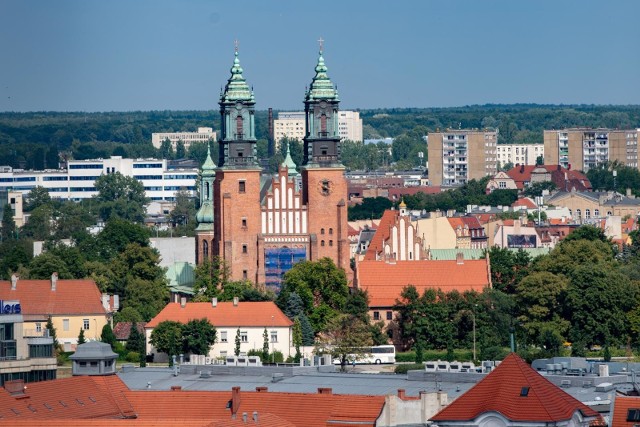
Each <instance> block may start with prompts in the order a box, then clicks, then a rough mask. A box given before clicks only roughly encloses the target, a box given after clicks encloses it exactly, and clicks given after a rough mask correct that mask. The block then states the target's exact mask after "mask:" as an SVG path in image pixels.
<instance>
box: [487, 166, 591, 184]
mask: <svg viewBox="0 0 640 427" xmlns="http://www.w3.org/2000/svg"><path fill="white" fill-rule="evenodd" d="M506 174H507V175H508V176H509V178H511V179H513V181H514V182H515V185H516V188H517V189H518V190H524V189H525V188H527V187H528V186H529V185H531V184H533V183H536V182H548V181H551V182H553V183H554V184H555V186H556V189H558V190H564V191H572V190H576V191H589V190H591V182H590V181H589V178H587V175H585V174H584V173H582V172H580V171H577V170H573V169H567V168H564V167H562V166H560V165H557V164H553V165H551V164H548V165H539V166H525V165H520V166H515V167H513V168H512V169H510V170H508V171H506ZM499 182H500V180H498V183H499ZM508 186H509V187H511V186H512V185H511V184H508ZM487 188H489V185H487Z"/></svg>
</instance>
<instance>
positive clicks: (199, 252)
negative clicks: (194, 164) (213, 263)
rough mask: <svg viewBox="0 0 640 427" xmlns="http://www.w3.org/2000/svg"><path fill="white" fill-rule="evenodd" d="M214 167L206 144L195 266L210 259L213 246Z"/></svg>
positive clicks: (197, 219)
mask: <svg viewBox="0 0 640 427" xmlns="http://www.w3.org/2000/svg"><path fill="white" fill-rule="evenodd" d="M215 170H216V165H215V163H213V160H211V151H210V149H209V143H207V159H206V160H205V162H204V164H203V165H202V173H201V175H200V209H199V210H198V213H197V214H196V221H197V222H198V227H197V228H196V265H199V264H202V262H203V261H204V260H205V259H209V260H211V259H212V254H213V245H214V241H213V238H214V233H213V229H214V221H213V183H214V181H215V174H216V172H215Z"/></svg>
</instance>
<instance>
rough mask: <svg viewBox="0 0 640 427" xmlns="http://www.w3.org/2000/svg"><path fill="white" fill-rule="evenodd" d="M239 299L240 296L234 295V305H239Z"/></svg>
mask: <svg viewBox="0 0 640 427" xmlns="http://www.w3.org/2000/svg"><path fill="white" fill-rule="evenodd" d="M238 301H239V298H238V297H233V306H234V307H237V306H238Z"/></svg>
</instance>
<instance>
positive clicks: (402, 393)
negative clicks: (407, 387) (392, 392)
mask: <svg viewBox="0 0 640 427" xmlns="http://www.w3.org/2000/svg"><path fill="white" fill-rule="evenodd" d="M404 398H405V391H404V389H403V388H399V389H398V399H403V400H404Z"/></svg>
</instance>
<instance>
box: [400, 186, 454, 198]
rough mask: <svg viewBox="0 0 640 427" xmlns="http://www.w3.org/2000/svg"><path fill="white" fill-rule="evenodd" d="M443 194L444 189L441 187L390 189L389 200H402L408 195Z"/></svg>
mask: <svg viewBox="0 0 640 427" xmlns="http://www.w3.org/2000/svg"><path fill="white" fill-rule="evenodd" d="M441 192H442V189H441V188H440V187H439V186H424V185H423V186H419V187H400V188H389V196H388V197H389V199H391V200H400V198H401V197H402V196H406V195H411V196H413V195H415V194H418V193H424V194H439V193H441Z"/></svg>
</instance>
